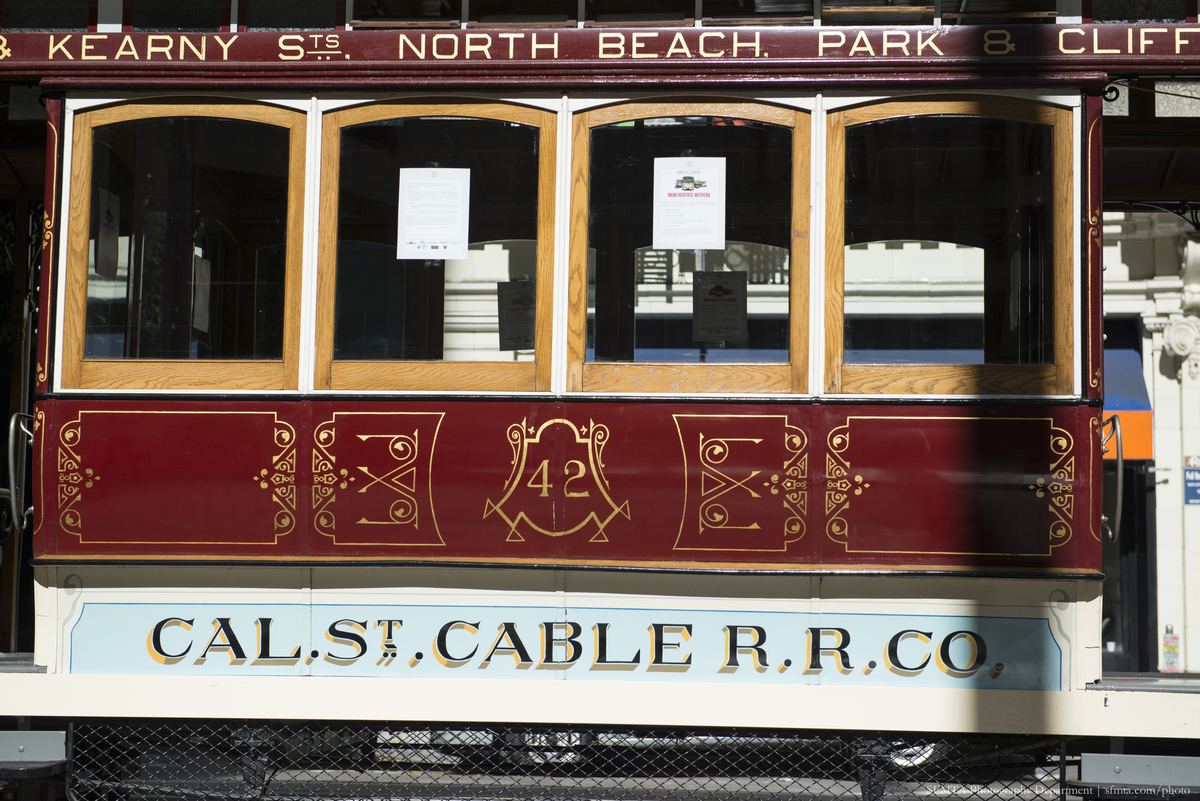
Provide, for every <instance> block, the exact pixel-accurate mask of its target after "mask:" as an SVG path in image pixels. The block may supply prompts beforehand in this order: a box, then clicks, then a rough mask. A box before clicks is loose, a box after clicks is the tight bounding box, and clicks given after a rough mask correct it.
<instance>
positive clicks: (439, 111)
mask: <svg viewBox="0 0 1200 801" xmlns="http://www.w3.org/2000/svg"><path fill="white" fill-rule="evenodd" d="M403 117H470V118H474V119H482V120H501V121H503V122H517V123H521V124H522V125H529V126H531V127H533V128H541V127H542V126H543V125H545V123H546V118H547V117H549V118H551V119H553V117H554V115H553V114H551V113H550V112H548V111H542V110H541V109H536V108H529V107H527V106H512V105H507V104H505V103H406V102H404V101H403V100H398V101H392V102H386V103H372V104H370V105H366V106H355V107H353V108H348V109H343V110H341V111H332V112H329V113H328V114H326V115H325V118H326V119H329V118H333V119H334V120H336V122H337V125H338V126H339V127H341V128H349V127H350V126H351V125H362V124H363V123H366V122H379V121H380V120H396V119H401V118H403Z"/></svg>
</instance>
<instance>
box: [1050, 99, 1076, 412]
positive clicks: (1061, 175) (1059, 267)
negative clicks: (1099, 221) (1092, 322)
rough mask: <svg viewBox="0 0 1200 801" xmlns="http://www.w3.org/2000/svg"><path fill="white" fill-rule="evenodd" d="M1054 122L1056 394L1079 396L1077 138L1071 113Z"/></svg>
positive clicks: (1061, 111) (1060, 112)
mask: <svg viewBox="0 0 1200 801" xmlns="http://www.w3.org/2000/svg"><path fill="white" fill-rule="evenodd" d="M1053 111H1054V113H1055V121H1054V123H1053V124H1054V211H1053V214H1054V364H1055V365H1056V366H1057V367H1058V381H1057V387H1056V389H1055V392H1056V393H1057V394H1059V395H1072V394H1074V393H1075V281H1074V264H1075V259H1074V253H1075V226H1074V224H1073V222H1074V219H1075V204H1074V203H1073V202H1072V198H1073V197H1074V190H1075V159H1074V158H1073V157H1072V156H1073V151H1074V137H1073V136H1072V134H1071V112H1070V110H1069V109H1065V108H1060V109H1053Z"/></svg>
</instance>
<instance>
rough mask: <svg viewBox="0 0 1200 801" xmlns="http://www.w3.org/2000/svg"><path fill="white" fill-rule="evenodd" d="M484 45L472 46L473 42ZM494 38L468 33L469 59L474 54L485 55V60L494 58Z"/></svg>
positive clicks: (467, 49)
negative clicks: (492, 51) (479, 42)
mask: <svg viewBox="0 0 1200 801" xmlns="http://www.w3.org/2000/svg"><path fill="white" fill-rule="evenodd" d="M480 40H482V44H472V41H480ZM491 50H492V36H491V34H488V33H468V34H467V47H466V53H467V58H470V57H471V54H472V53H483V57H484V58H488V59H490V58H491V57H492V53H491Z"/></svg>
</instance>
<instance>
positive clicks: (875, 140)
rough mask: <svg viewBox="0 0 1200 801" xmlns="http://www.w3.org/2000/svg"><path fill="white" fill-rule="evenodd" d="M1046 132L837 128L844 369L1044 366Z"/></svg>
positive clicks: (951, 124)
mask: <svg viewBox="0 0 1200 801" xmlns="http://www.w3.org/2000/svg"><path fill="white" fill-rule="evenodd" d="M1052 178H1053V162H1052V129H1051V127H1050V126H1048V125H1038V124H1035V123H1027V122H1020V121H1014V120H1002V119H992V118H985V117H956V116H917V117H905V118H897V119H888V120H881V121H878V122H870V123H865V124H861V125H855V126H852V127H850V128H848V129H847V130H846V221H845V226H846V228H845V236H846V239H845V243H846V249H845V265H846V269H845V294H846V300H845V303H846V316H845V332H844V333H845V354H844V360H845V362H846V363H847V364H855V363H859V364H864V363H866V364H905V363H907V364H921V363H953V364H1049V363H1052V361H1053V354H1054V350H1053V341H1052V334H1053V326H1052V324H1051V318H1052V315H1051V311H1052V301H1053V287H1052V285H1051V279H1052V275H1053V252H1054V250H1053V225H1052V220H1051V208H1052V203H1053V186H1052Z"/></svg>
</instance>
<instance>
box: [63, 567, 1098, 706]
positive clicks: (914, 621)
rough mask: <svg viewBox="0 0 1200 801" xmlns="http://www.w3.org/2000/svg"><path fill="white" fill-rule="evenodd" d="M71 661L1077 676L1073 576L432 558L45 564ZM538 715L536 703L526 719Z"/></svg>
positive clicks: (215, 673)
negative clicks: (444, 562)
mask: <svg viewBox="0 0 1200 801" xmlns="http://www.w3.org/2000/svg"><path fill="white" fill-rule="evenodd" d="M57 583H58V585H59V586H58V587H57V589H56V592H55V604H54V606H56V607H57V620H58V624H57V626H58V634H59V636H58V638H57V639H58V643H59V646H58V653H57V660H56V669H57V671H58V672H60V673H65V674H74V675H110V676H122V675H137V676H154V677H177V678H184V677H209V678H225V677H229V678H238V677H250V676H258V677H277V678H281V679H283V678H290V679H300V678H329V679H335V680H348V679H359V678H371V679H393V680H400V681H403V682H404V683H405V686H406V687H414V686H416V685H418V684H421V683H424V682H427V681H435V682H441V681H450V682H453V683H455V685H456V687H457V688H458V690H459V691H460V692H462V691H465V692H468V693H474V692H475V691H476V690H477V689H478V688H477V686H476V685H478V684H479V683H480V682H481V681H484V682H490V681H493V680H496V681H503V682H517V683H519V684H524V683H530V684H534V685H546V684H548V683H555V682H561V681H568V682H571V683H572V686H575V684H576V683H577V682H587V683H588V684H589V687H588V688H587V689H588V692H589V693H593V692H599V693H602V694H604V693H609V692H611V693H613V694H620V693H621V692H624V691H626V690H628V689H632V688H633V687H635V686H653V687H662V688H665V687H669V686H685V685H686V686H692V687H697V685H704V686H705V687H706V688H711V687H714V686H715V687H725V688H727V690H728V692H730V693H733V694H734V695H735V696H736V694H737V693H738V692H740V691H744V690H749V689H750V688H773V689H779V690H783V689H786V688H800V687H806V688H813V687H821V686H827V687H834V688H843V689H850V688H861V689H880V690H884V689H887V690H914V689H926V690H934V689H937V690H951V691H958V692H962V693H964V694H977V693H985V694H986V693H990V692H1003V691H1039V692H1048V693H1056V692H1060V691H1064V690H1068V689H1071V688H1080V687H1082V686H1083V683H1084V682H1085V681H1086V680H1087V677H1086V675H1085V672H1084V671H1083V670H1082V669H1081V667H1080V666H1081V665H1083V664H1084V663H1085V660H1084V659H1083V656H1082V654H1083V649H1085V648H1086V647H1087V645H1088V643H1089V642H1090V641H1091V640H1094V639H1097V638H1098V636H1099V632H1098V631H1097V632H1095V634H1094V635H1092V636H1089V635H1088V634H1087V632H1086V631H1084V628H1085V626H1084V625H1083V621H1085V620H1090V617H1091V615H1090V614H1088V613H1087V610H1088V609H1090V605H1091V604H1094V603H1096V602H1098V600H1097V598H1096V597H1093V596H1097V595H1098V585H1096V584H1095V583H1091V582H1087V583H1085V582H1073V581H1032V580H1026V581H1022V580H1006V581H1000V580H990V579H953V578H936V577H920V578H901V577H883V576H871V577H862V578H847V577H820V576H811V575H792V576H778V575H776V576H688V575H676V574H643V573H638V574H635V573H615V572H585V571H571V572H566V571H551V570H545V571H537V570H519V569H517V570H497V569H493V570H487V569H448V568H447V569H437V568H432V569H431V568H363V567H346V568H317V569H311V568H252V567H246V568H186V567H178V568H172V567H156V568H135V567H122V568H101V567H93V568H78V569H75V570H73V571H65V570H60V571H58V581H57ZM535 717H536V716H535Z"/></svg>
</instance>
